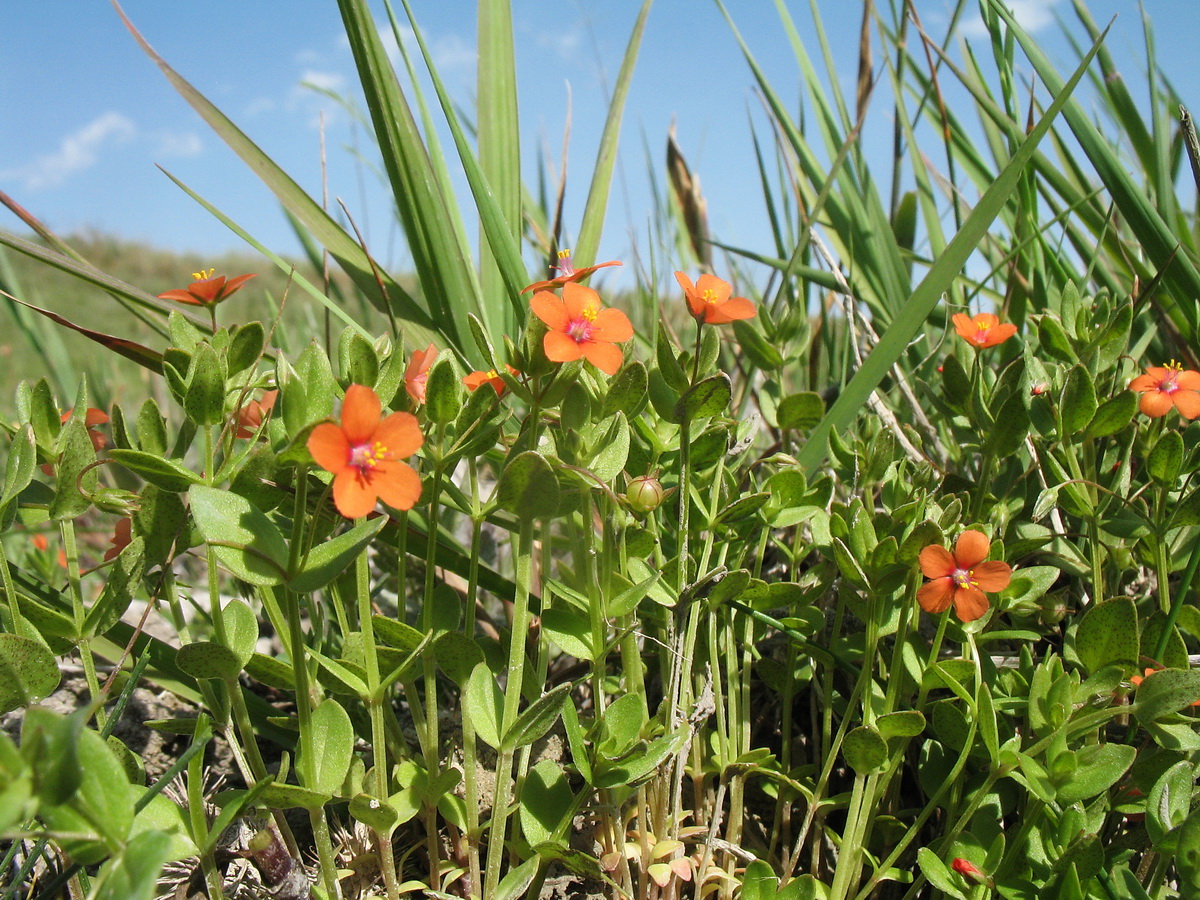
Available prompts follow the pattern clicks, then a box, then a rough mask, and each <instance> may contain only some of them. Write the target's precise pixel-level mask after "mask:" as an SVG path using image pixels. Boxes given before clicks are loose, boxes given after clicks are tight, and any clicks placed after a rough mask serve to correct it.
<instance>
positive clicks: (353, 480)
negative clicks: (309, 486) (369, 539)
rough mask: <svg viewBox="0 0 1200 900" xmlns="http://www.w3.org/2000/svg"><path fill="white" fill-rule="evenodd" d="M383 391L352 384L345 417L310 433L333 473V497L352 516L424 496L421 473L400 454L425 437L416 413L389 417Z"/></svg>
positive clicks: (313, 448) (315, 451)
mask: <svg viewBox="0 0 1200 900" xmlns="http://www.w3.org/2000/svg"><path fill="white" fill-rule="evenodd" d="M382 413H383V406H382V404H381V403H380V401H379V395H378V394H376V393H375V391H373V390H371V388H369V387H366V386H364V385H361V384H352V385H350V387H348V388H347V389H346V400H345V402H344V403H343V404H342V422H341V424H340V425H338V424H335V423H333V422H323V423H321V424H320V425H318V426H317V427H316V428H314V429H313V430H312V434H310V435H309V437H308V452H309V453H311V454H312V456H313V459H314V460H316V462H317V465H319V466H320V467H321V468H323V469H325V470H326V471H329V472H332V473H333V502H334V505H335V506H336V507H337V510H338V512H340V513H341V514H342V515H343V516H345V517H346V518H347V519H358V518H361V517H362V516H365V515H366V514H367V513H369V512H370V511H371V510H373V509H374V508H375V503H376V502H377V501H378V500H383V502H384V503H386V504H387V505H388V506H391V507H393V508H395V509H412V507H413V506H414V505H415V504H416V502H417V500H418V499H420V496H421V478H420V476H419V475H417V473H416V472H415V471H414V470H413V468H412V466H409V465H408V464H407V463H403V462H400V460H401V459H402V458H404V457H407V456H412V455H413V454H414V453H416V452H417V450H419V449H420V447H421V444H423V443H424V438H423V437H422V435H421V429H420V428H419V427H418V425H417V420H416V417H415V416H413V415H412V414H411V413H405V412H396V413H392V414H391V415H389V416H387V417H386V418H383V416H382Z"/></svg>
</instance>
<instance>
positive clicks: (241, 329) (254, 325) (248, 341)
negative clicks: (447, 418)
mask: <svg viewBox="0 0 1200 900" xmlns="http://www.w3.org/2000/svg"><path fill="white" fill-rule="evenodd" d="M266 341H267V336H266V333H265V332H264V331H263V326H262V322H247V323H246V324H245V325H237V326H234V329H233V335H232V337H231V338H230V341H229V350H228V351H226V354H225V361H226V363H227V365H228V366H229V374H230V375H236V374H238V373H239V372H244V371H245V370H246V369H249V368H250V367H251V366H252V365H254V364H255V363H256V362H258V361H259V359H261V358H262V353H263V347H264V346H265V345H266Z"/></svg>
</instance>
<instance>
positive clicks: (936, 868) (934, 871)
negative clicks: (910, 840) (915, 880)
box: [917, 847, 967, 900]
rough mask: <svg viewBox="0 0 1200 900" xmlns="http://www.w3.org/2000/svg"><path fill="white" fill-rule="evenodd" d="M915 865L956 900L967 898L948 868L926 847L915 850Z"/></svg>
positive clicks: (939, 888) (935, 884)
mask: <svg viewBox="0 0 1200 900" xmlns="http://www.w3.org/2000/svg"><path fill="white" fill-rule="evenodd" d="M917 865H918V866H920V867H921V874H922V875H924V876H925V878H926V879H927V880H928V881H929V883H930V884H931V885H933V886H934V887H935V888H937V889H938V890H939V891H941V892H942V893H944V894H946V895H948V896H950V897H955V898H957V900H967V895H966V894H964V893H963V892H962V891H961V890H960V889H959V888H958V886H957V885H956V884H955V880H956V879H955V878H954V876H952V875H951V874H950V869H949V868H947V866H946V864H945V863H944V862H942V860H941V857H939V856H938V855H937V854H936V853H934V852H933V851H932V850H930V849H929V848H928V847H922V848H921V849H920V850H918V851H917Z"/></svg>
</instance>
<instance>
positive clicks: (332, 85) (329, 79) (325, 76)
mask: <svg viewBox="0 0 1200 900" xmlns="http://www.w3.org/2000/svg"><path fill="white" fill-rule="evenodd" d="M300 82H301V84H302V85H311V86H312V87H315V88H316V89H317V90H321V91H330V92H332V93H339V92H341V91H342V90H344V89H345V87H346V76H344V75H342V74H341V73H339V72H322V71H320V70H319V69H307V70H305V71H304V72H303V73H301V75H300Z"/></svg>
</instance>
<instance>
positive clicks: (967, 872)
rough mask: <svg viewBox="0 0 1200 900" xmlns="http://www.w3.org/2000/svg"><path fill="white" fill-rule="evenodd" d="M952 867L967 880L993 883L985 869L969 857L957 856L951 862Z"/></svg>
mask: <svg viewBox="0 0 1200 900" xmlns="http://www.w3.org/2000/svg"><path fill="white" fill-rule="evenodd" d="M950 868H952V869H953V870H954V871H955V872H957V873H958V874H959V875H961V876H962V877H963V878H965V879H966V880H967V881H972V882H974V883H975V884H986V885H989V886H991V885H992V879H991V878H990V877H988V876H987V875H985V874H984V872H983V870H982V869H980V868H979V867H978V866H977V865H975V863H973V862H971V861H970V860H969V859H963V858H962V857H961V856H959V857H955V859H954V861H953V862H951V863H950Z"/></svg>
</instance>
